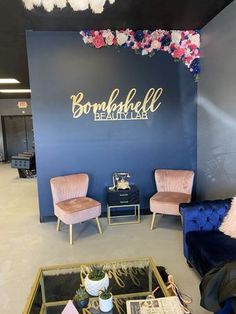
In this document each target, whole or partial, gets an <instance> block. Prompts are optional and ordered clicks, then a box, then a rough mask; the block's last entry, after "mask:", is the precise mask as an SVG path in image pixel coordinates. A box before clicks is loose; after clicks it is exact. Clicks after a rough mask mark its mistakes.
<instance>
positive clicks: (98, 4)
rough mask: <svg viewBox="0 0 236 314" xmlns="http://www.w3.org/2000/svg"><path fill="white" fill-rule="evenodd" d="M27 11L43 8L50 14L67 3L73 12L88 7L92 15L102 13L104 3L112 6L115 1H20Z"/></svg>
mask: <svg viewBox="0 0 236 314" xmlns="http://www.w3.org/2000/svg"><path fill="white" fill-rule="evenodd" d="M22 1H23V2H24V4H25V7H26V9H27V10H33V9H34V8H35V7H40V6H43V7H44V9H45V10H46V11H48V12H51V11H52V10H53V9H54V7H57V8H59V9H63V8H65V7H66V6H67V3H69V5H70V6H71V7H72V9H73V10H74V11H84V10H87V9H88V8H89V7H90V8H91V10H92V11H93V13H102V12H103V9H104V5H105V3H106V1H109V3H110V4H113V3H114V2H115V0H22Z"/></svg>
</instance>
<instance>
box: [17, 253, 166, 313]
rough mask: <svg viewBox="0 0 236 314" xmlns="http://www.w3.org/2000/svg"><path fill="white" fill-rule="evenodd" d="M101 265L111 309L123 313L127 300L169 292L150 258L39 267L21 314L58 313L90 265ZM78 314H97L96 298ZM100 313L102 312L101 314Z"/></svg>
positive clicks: (87, 271)
mask: <svg viewBox="0 0 236 314" xmlns="http://www.w3.org/2000/svg"><path fill="white" fill-rule="evenodd" d="M93 265H96V266H103V267H104V270H105V271H106V272H107V274H108V277H109V286H110V287H112V294H113V309H112V311H111V312H109V313H113V314H116V313H118V314H124V313H126V301H127V300H134V299H145V298H146V297H147V296H148V295H150V294H151V293H152V291H153V290H154V289H156V288H157V287H159V288H158V289H157V292H156V294H155V297H166V296H169V293H168V291H167V289H166V286H165V284H164V282H163V280H162V278H161V276H160V274H159V272H158V270H157V268H156V265H155V263H154V261H153V259H152V258H151V257H144V258H139V259H126V260H114V261H100V262H95V263H85V264H75V265H62V266H52V267H43V268H40V269H39V271H38V274H37V277H36V279H35V282H34V284H33V287H32V290H31V293H30V296H29V298H28V302H27V305H26V307H25V310H24V312H23V314H59V313H60V314H61V312H62V311H63V309H64V307H65V305H66V304H67V302H68V301H69V300H72V299H73V296H74V295H75V291H76V290H77V289H78V288H79V287H80V286H81V285H82V286H84V280H85V277H86V275H87V274H88V273H89V271H90V269H91V266H93ZM80 313H83V314H91V313H94V314H95V313H100V311H99V305H98V298H97V297H90V298H89V304H88V306H87V307H86V308H84V309H82V310H81V311H80ZM101 313H102V312H101Z"/></svg>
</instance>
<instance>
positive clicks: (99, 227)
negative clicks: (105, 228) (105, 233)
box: [96, 217, 102, 234]
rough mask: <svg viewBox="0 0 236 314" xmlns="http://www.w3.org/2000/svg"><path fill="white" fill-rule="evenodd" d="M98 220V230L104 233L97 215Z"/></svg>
mask: <svg viewBox="0 0 236 314" xmlns="http://www.w3.org/2000/svg"><path fill="white" fill-rule="evenodd" d="M96 222H97V226H98V231H99V233H100V234H102V228H101V225H100V221H99V219H98V217H96Z"/></svg>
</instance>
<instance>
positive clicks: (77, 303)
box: [73, 298, 89, 311]
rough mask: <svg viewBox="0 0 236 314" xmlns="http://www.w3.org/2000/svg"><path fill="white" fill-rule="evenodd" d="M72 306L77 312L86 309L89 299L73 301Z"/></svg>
mask: <svg viewBox="0 0 236 314" xmlns="http://www.w3.org/2000/svg"><path fill="white" fill-rule="evenodd" d="M73 303H74V306H75V307H76V309H77V310H78V311H79V310H80V309H83V308H84V307H86V306H87V305H88V303H89V298H87V299H84V300H80V301H75V300H73Z"/></svg>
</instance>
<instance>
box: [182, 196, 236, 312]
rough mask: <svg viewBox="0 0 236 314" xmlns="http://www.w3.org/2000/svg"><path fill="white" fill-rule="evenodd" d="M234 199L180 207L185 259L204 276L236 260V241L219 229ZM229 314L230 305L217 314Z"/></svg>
mask: <svg viewBox="0 0 236 314" xmlns="http://www.w3.org/2000/svg"><path fill="white" fill-rule="evenodd" d="M230 205H231V199H225V200H215V201H204V202H198V203H189V204H180V213H181V216H182V221H183V241H184V256H185V257H186V260H187V262H188V264H190V265H191V266H193V267H194V268H195V269H196V270H197V271H198V273H199V274H200V275H201V276H204V275H205V274H206V273H207V272H208V271H209V270H211V269H212V268H213V267H217V266H221V265H222V266H223V265H224V264H225V263H227V262H231V261H236V239H233V238H231V237H229V236H227V235H225V234H223V233H222V232H220V231H219V230H218V228H219V226H220V224H221V223H222V221H223V219H224V217H225V215H226V214H227V212H228V210H229V208H230ZM218 313H219V314H220V313H222V314H223V313H225V314H229V313H231V311H230V310H229V304H226V305H225V307H224V309H222V310H220V311H219V312H217V314H218Z"/></svg>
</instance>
